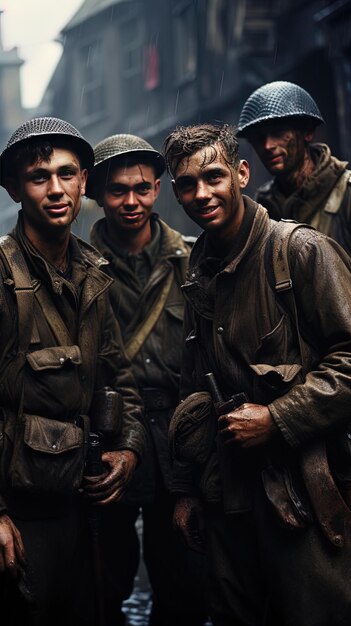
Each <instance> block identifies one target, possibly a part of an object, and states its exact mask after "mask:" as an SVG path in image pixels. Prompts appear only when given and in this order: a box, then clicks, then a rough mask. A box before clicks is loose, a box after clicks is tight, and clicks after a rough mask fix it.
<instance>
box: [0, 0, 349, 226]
mask: <svg viewBox="0 0 351 626" xmlns="http://www.w3.org/2000/svg"><path fill="white" fill-rule="evenodd" d="M60 40H61V43H62V47H63V52H62V56H61V59H60V61H59V63H58V66H57V68H56V70H55V72H54V74H53V76H52V78H51V80H50V82H49V85H48V87H47V89H46V92H45V94H44V97H43V99H42V102H41V104H40V106H39V108H38V110H37V111H36V113H37V114H43V115H54V116H57V117H62V118H63V119H66V120H68V121H70V122H71V123H72V124H74V125H75V126H77V128H79V130H80V131H81V132H82V134H83V135H84V136H85V137H86V138H87V139H88V140H89V141H90V142H91V143H92V144H93V145H95V144H96V143H97V142H98V141H100V140H101V139H102V138H104V137H106V136H107V135H111V134H114V133H119V132H130V133H133V134H137V135H140V136H142V137H144V138H145V139H147V140H149V141H150V142H151V143H152V144H153V145H154V146H155V147H156V148H158V149H161V148H162V144H163V140H164V138H165V136H166V135H167V134H168V132H169V131H170V130H172V129H173V128H174V127H175V125H176V124H179V123H181V124H191V123H198V122H205V121H206V122H207V121H208V122H229V123H234V124H235V123H236V122H237V120H238V116H239V113H240V110H241V107H242V105H243V103H244V101H245V99H246V98H247V97H248V95H249V94H250V93H251V92H252V91H253V90H254V89H255V88H257V87H259V86H260V85H262V84H263V83H265V82H268V81H271V80H290V81H293V82H296V83H298V84H300V85H301V86H303V87H305V88H306V89H307V90H308V91H309V92H310V93H311V95H312V96H313V97H314V98H315V99H316V101H317V103H318V105H319V107H320V110H321V112H322V114H323V116H324V118H325V121H326V125H325V126H324V127H322V128H321V129H320V130H319V131H318V132H319V135H318V139H319V140H322V141H326V142H327V143H329V145H330V146H331V148H332V151H333V152H334V154H335V155H336V156H338V157H339V158H342V159H345V160H348V158H350V148H351V128H350V127H351V125H350V124H349V118H350V108H351V107H350V102H351V3H350V2H349V0H334V1H327V0H265V2H262V1H255V0H235V1H233V0H85V1H84V2H83V3H82V5H81V7H80V9H79V10H78V11H77V13H76V14H75V15H74V16H73V18H72V19H71V20H70V21H69V23H68V24H67V25H66V26H65V28H64V29H63V30H62V32H61V35H60ZM1 67H2V66H1ZM241 152H242V155H243V156H244V157H246V158H248V159H249V161H250V164H251V171H252V176H251V182H250V185H249V187H248V190H247V191H248V193H249V194H250V193H253V191H254V190H255V188H256V187H257V185H258V184H261V183H262V182H263V181H264V180H266V179H267V177H268V175H267V172H266V171H265V170H264V168H263V166H262V165H261V164H260V163H259V162H258V160H257V159H256V156H255V154H254V153H253V151H252V150H251V148H250V146H249V145H248V144H247V143H246V142H245V140H242V150H241ZM158 210H159V212H160V214H161V216H162V217H164V218H165V219H166V220H167V221H168V222H169V223H170V224H171V225H172V226H174V227H175V228H178V229H180V230H182V231H183V232H187V233H193V234H196V233H197V232H198V231H196V226H195V225H194V224H193V222H191V221H190V220H189V219H188V218H187V217H186V216H185V214H184V212H183V211H182V209H181V208H180V207H179V205H178V204H177V203H176V202H175V200H174V198H173V194H172V191H171V186H170V184H169V180H167V177H166V175H165V176H164V178H163V185H162V191H161V195H160V199H159V201H158ZM99 215H101V213H100V210H98V209H97V207H96V205H95V204H94V203H91V202H88V201H85V202H84V210H83V211H82V214H81V216H80V218H79V223H78V225H77V226H76V227H75V228H76V231H77V232H78V234H81V235H82V236H84V237H87V236H88V233H89V229H90V225H91V223H92V222H93V221H95V219H97V217H98V216H99Z"/></svg>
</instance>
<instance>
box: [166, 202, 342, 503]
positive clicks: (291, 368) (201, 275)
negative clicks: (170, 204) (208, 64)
mask: <svg viewBox="0 0 351 626" xmlns="http://www.w3.org/2000/svg"><path fill="white" fill-rule="evenodd" d="M244 203H245V218H244V223H243V225H242V227H241V230H240V232H239V235H238V238H237V240H236V241H235V243H234V245H233V250H232V252H231V254H230V256H229V257H228V258H227V259H226V260H225V261H224V262H223V263H222V264H221V262H220V260H218V259H217V260H216V259H215V258H214V257H215V253H214V251H213V250H211V247H210V245H209V241H208V239H207V236H206V233H203V234H202V235H201V236H200V237H199V239H198V240H197V242H196V243H195V245H194V247H193V250H192V253H191V257H190V262H189V270H188V273H187V281H186V283H185V285H184V287H183V292H184V296H185V299H186V308H185V336H186V337H187V340H186V344H185V348H184V357H183V368H182V384H181V396H182V397H183V398H185V397H187V396H188V395H189V394H191V393H192V392H194V391H201V390H206V385H205V382H204V378H203V376H204V373H206V370H207V371H209V370H212V371H213V372H214V373H215V375H216V376H217V381H218V384H219V387H220V389H221V391H222V393H223V395H224V396H225V398H226V397H229V396H230V395H231V394H233V393H238V392H245V393H246V395H247V397H248V398H249V401H250V402H253V403H258V404H264V405H268V407H269V410H270V412H271V414H272V417H273V419H274V421H275V423H276V425H277V427H278V429H279V433H278V435H277V436H276V438H275V440H274V443H272V449H271V450H267V449H263V448H251V449H247V450H246V451H245V450H240V449H237V448H235V451H234V449H233V447H230V449H223V450H222V451H221V454H220V455H219V456H220V457H221V458H220V459H218V455H217V464H216V463H215V464H213V463H212V466H211V468H209V469H208V472H211V476H207V477H206V475H205V477H204V478H203V480H205V481H206V480H211V481H212V484H214V483H216V484H217V485H219V486H220V491H219V492H218V493H217V499H218V500H220V499H223V501H224V507H225V510H226V511H227V512H234V511H241V510H247V509H249V508H250V506H251V497H250V489H249V484H250V476H252V475H253V474H257V471H258V470H259V471H261V469H262V467H264V465H265V463H266V462H267V457H268V456H269V455H270V454H271V453H272V454H273V455H275V456H276V455H278V457H279V456H280V457H281V458H284V457H286V455H292V456H293V457H294V456H296V455H298V454H299V451H300V450H301V449H303V448H304V447H305V446H308V445H309V443H310V442H313V441H315V440H316V439H318V438H319V437H324V436H325V435H328V436H329V435H330V436H331V435H332V434H333V433H334V432H336V431H337V429H338V427H339V425H342V424H344V422H345V420H347V419H348V418H349V406H350V400H351V385H350V380H351V359H350V353H351V297H350V295H351V294H350V291H351V281H350V270H351V262H350V259H349V257H348V255H347V254H346V253H345V252H344V250H343V249H342V248H341V247H340V246H339V245H338V244H337V243H336V242H335V241H333V240H331V239H329V238H327V237H325V236H324V235H323V234H321V233H319V232H317V231H315V230H313V229H298V230H297V231H295V232H294V234H293V235H292V239H291V246H290V267H291V274H292V280H293V288H294V293H295V299H296V304H297V309H298V315H299V319H300V320H301V321H302V322H303V325H304V327H307V329H308V334H309V335H308V342H307V338H306V337H305V339H306V341H305V343H306V353H307V359H308V364H307V371H308V373H307V375H306V378H305V380H304V378H303V376H302V372H301V355H300V351H299V347H298V343H297V338H296V332H295V329H294V325H293V323H292V321H291V319H290V318H289V316H288V315H287V314H286V311H284V309H283V308H282V306H281V305H280V303H279V302H278V300H277V298H276V295H275V293H274V292H273V290H272V287H271V285H270V282H269V280H268V275H267V266H266V260H265V254H264V251H265V244H266V241H267V238H268V237H269V235H270V232H271V230H272V228H273V225H274V222H273V221H272V220H270V219H269V216H268V213H267V211H266V209H264V208H263V207H262V206H260V205H258V204H256V203H255V202H253V201H252V200H250V199H249V198H248V197H245V196H244ZM204 355H205V356H204ZM219 461H220V463H221V473H220V475H221V480H217V482H216V475H219V467H218V462H219ZM192 479H193V473H192V472H191V471H189V468H188V467H186V464H185V465H184V467H183V472H182V471H181V468H180V469H179V472H178V476H176V477H175V480H174V486H173V488H174V491H175V492H178V493H192V492H194V489H195V490H196V485H194V483H192ZM203 487H205V486H204V485H203Z"/></svg>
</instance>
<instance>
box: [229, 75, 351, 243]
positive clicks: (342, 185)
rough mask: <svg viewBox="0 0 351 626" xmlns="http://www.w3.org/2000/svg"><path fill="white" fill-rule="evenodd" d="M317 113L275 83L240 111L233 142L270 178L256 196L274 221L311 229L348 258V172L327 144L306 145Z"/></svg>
mask: <svg viewBox="0 0 351 626" xmlns="http://www.w3.org/2000/svg"><path fill="white" fill-rule="evenodd" d="M322 123H323V118H322V116H321V113H320V111H319V109H318V107H317V105H316V103H315V101H314V100H313V99H312V98H311V96H310V94H309V93H307V91H305V90H304V89H302V88H301V87H299V86H298V85H295V84H293V83H289V82H285V81H276V82H273V83H268V84H266V85H263V86H262V87H259V88H258V89H256V91H254V92H253V93H252V94H251V96H250V97H249V98H248V99H247V100H246V102H245V104H244V106H243V109H242V111H241V115H240V119H239V125H238V137H245V139H247V140H248V141H249V143H250V144H251V145H252V146H253V147H254V149H255V151H256V152H257V154H258V156H259V158H260V159H261V161H262V163H263V165H264V166H265V167H266V168H267V170H268V171H269V173H270V174H272V176H273V177H274V178H273V180H270V181H269V182H267V183H265V184H264V185H262V186H261V187H260V188H259V189H258V190H257V192H256V197H255V199H256V200H257V202H259V203H260V204H262V205H263V206H264V207H266V208H267V210H268V213H269V215H270V217H272V218H273V219H278V220H279V219H280V218H284V219H287V218H288V219H293V220H297V221H298V222H303V223H306V224H311V225H312V226H314V227H315V228H317V230H320V231H321V232H322V233H325V234H326V235H329V236H330V237H332V238H333V239H335V240H336V241H338V243H340V244H341V245H342V246H343V247H344V248H345V250H347V252H348V253H349V254H350V252H351V172H350V171H349V170H347V165H348V164H347V162H345V161H339V159H337V158H336V157H334V156H332V155H331V153H330V149H329V147H328V146H327V145H326V144H322V143H311V142H312V141H313V136H314V131H315V128H316V127H317V126H318V125H320V124H322Z"/></svg>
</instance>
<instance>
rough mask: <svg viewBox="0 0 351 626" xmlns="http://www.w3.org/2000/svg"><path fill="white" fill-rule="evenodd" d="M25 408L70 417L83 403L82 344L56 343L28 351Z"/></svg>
mask: <svg viewBox="0 0 351 626" xmlns="http://www.w3.org/2000/svg"><path fill="white" fill-rule="evenodd" d="M26 359H27V365H26V367H25V383H24V389H25V393H24V410H25V411H26V412H27V413H30V414H40V415H48V416H50V417H52V418H54V419H56V418H59V419H62V418H64V419H66V418H67V417H72V416H74V415H76V414H77V413H79V411H80V406H81V382H80V366H81V364H82V356H81V352H80V348H79V346H76V345H73V346H55V347H52V348H44V349H43V350H36V351H34V352H31V353H29V354H27V356H26Z"/></svg>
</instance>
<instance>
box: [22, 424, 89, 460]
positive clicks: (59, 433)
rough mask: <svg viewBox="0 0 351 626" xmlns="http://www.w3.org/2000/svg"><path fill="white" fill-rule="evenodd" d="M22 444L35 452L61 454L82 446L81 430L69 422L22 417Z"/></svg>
mask: <svg viewBox="0 0 351 626" xmlns="http://www.w3.org/2000/svg"><path fill="white" fill-rule="evenodd" d="M23 417H24V420H25V426H24V442H25V444H26V445H27V446H29V447H30V448H32V450H36V451H37V452H45V453H46V454H62V453H63V452H68V451H69V450H74V449H75V448H80V447H81V446H82V445H83V430H82V429H81V428H79V426H77V425H76V424H72V423H71V422H60V421H58V420H53V419H49V418H46V417H42V416H39V415H24V416H23Z"/></svg>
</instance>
